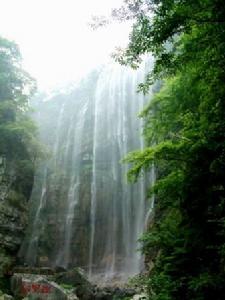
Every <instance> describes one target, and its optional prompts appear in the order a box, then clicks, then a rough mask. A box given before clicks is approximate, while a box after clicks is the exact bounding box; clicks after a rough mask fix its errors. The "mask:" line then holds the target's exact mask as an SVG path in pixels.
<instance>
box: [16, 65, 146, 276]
mask: <svg viewBox="0 0 225 300" xmlns="http://www.w3.org/2000/svg"><path fill="white" fill-rule="evenodd" d="M144 74H145V67H144V66H143V67H142V68H141V69H140V70H139V71H138V72H137V71H133V70H130V69H128V68H125V67H121V66H118V65H113V64H112V65H109V66H107V67H103V68H101V69H100V70H98V71H95V72H93V73H92V74H90V75H89V77H88V78H87V79H85V80H83V81H82V82H81V83H80V85H79V86H78V87H76V88H75V89H74V90H73V91H72V92H71V93H70V94H67V95H65V94H59V95H57V96H55V97H53V98H52V99H51V100H50V101H46V102H44V101H40V102H39V104H38V105H37V107H36V111H37V113H36V114H35V116H34V117H35V119H36V121H37V123H38V125H39V128H40V135H41V138H42V141H43V143H44V144H46V146H48V148H49V149H50V152H51V156H50V158H48V161H47V162H46V163H45V165H44V166H43V163H42V164H41V165H40V168H39V169H38V170H37V174H36V177H35V178H36V179H35V184H34V190H33V193H32V198H31V201H30V203H31V207H32V208H33V209H31V217H30V219H31V221H30V223H31V224H30V226H29V230H28V233H27V239H26V240H25V242H24V245H23V247H22V249H21V257H22V258H23V260H25V261H26V262H27V263H28V264H36V265H51V266H62V267H65V268H69V267H72V266H81V267H83V268H84V269H85V270H86V271H87V272H88V274H89V276H90V277H91V278H93V277H94V276H95V275H96V274H98V275H99V274H101V275H102V276H103V277H104V278H105V279H107V278H111V277H113V276H115V275H118V274H119V275H121V276H124V277H127V276H130V275H133V274H135V273H138V272H139V271H140V270H141V268H142V264H143V261H142V260H143V259H142V257H141V255H140V252H138V251H137V248H138V243H137V240H138V238H139V237H140V234H141V233H142V232H143V230H144V226H145V219H146V214H147V212H148V211H149V209H148V205H146V197H145V190H146V182H147V181H148V182H147V184H149V178H148V180H146V178H144V177H143V178H142V179H141V180H139V181H138V182H137V183H135V184H128V183H127V180H126V174H127V171H128V166H127V164H123V163H121V160H122V159H123V158H124V157H125V156H126V154H127V153H128V152H129V151H132V150H135V149H141V148H143V146H144V141H143V138H142V127H143V121H141V120H139V119H138V118H137V114H138V112H140V111H141V109H142V108H143V105H144V101H145V99H144V96H143V95H141V94H137V93H136V90H137V85H138V83H140V82H142V81H143V80H144ZM148 177H149V176H148ZM150 177H151V176H150ZM150 180H151V178H150ZM43 193H44V195H43ZM43 198H44V199H45V200H44V201H43ZM32 220H34V221H32ZM31 257H32V259H31Z"/></svg>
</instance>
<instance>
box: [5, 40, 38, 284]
mask: <svg viewBox="0 0 225 300" xmlns="http://www.w3.org/2000/svg"><path fill="white" fill-rule="evenodd" d="M34 90H35V82H34V80H33V79H32V78H31V77H30V76H29V75H28V74H27V73H26V72H25V71H24V70H23V69H22V67H21V55H20V52H19V49H18V47H17V45H16V44H15V43H13V42H11V41H8V40H6V39H3V38H0V240H1V243H0V288H4V282H5V280H4V278H5V277H4V276H5V275H7V274H8V273H9V272H10V268H11V266H12V263H13V262H14V261H15V258H16V254H17V251H18V248H19V246H20V244H21V242H22V238H23V234H24V230H25V225H26V206H27V200H28V198H29V195H30V192H31V189H32V185H33V175H34V163H35V159H36V157H37V155H38V152H39V149H40V148H39V146H38V143H37V139H36V128H35V126H34V124H33V122H32V121H31V120H30V118H29V117H28V110H29V98H30V97H31V95H32V93H33V91H34Z"/></svg>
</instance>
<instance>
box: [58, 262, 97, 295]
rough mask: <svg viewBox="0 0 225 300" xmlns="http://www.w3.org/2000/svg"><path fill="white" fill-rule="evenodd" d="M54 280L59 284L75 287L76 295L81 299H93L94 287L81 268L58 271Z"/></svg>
mask: <svg viewBox="0 0 225 300" xmlns="http://www.w3.org/2000/svg"><path fill="white" fill-rule="evenodd" d="M54 281H55V282H57V283H58V284H61V285H68V286H71V288H74V289H75V292H76V295H77V296H78V298H79V299H81V300H93V299H95V298H94V287H93V285H92V284H91V283H90V282H89V281H88V279H87V277H86V275H85V273H84V271H83V270H82V269H81V268H74V269H72V270H69V271H66V272H62V273H58V274H56V275H55V276H54Z"/></svg>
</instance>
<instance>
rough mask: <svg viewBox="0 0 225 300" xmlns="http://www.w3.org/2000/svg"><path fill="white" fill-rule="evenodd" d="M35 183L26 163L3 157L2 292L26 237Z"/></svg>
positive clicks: (0, 195) (0, 184)
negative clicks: (30, 197)
mask: <svg viewBox="0 0 225 300" xmlns="http://www.w3.org/2000/svg"><path fill="white" fill-rule="evenodd" d="M32 183H33V171H32V168H30V167H28V165H27V162H26V163H25V161H10V160H9V159H6V158H5V157H3V156H1V157H0V289H1V288H3V289H4V286H2V285H3V283H4V277H5V276H7V275H9V274H10V270H11V268H12V266H13V264H14V263H15V261H16V256H17V252H18V249H19V247H20V245H21V242H22V240H23V237H24V232H25V226H26V223H27V208H26V207H27V200H28V198H29V196H30V191H31V188H32Z"/></svg>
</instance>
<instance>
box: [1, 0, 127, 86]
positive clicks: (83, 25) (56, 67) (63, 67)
mask: <svg viewBox="0 0 225 300" xmlns="http://www.w3.org/2000/svg"><path fill="white" fill-rule="evenodd" d="M121 2H122V0H89V1H87V0H86V1H77V0H20V1H18V0H0V5H1V18H0V28H1V30H0V35H1V36H3V37H5V38H8V39H11V40H14V41H15V42H16V43H17V44H18V45H19V46H20V49H21V52H22V55H23V58H24V68H25V69H26V70H27V71H28V72H29V73H30V74H31V75H32V76H33V77H35V78H36V79H37V80H38V85H39V87H40V88H41V89H49V88H53V87H54V86H55V85H62V84H65V83H66V82H67V81H73V80H76V79H78V78H80V76H83V75H84V74H85V73H86V72H88V71H89V70H90V69H92V68H93V67H95V66H96V65H98V64H102V63H105V62H107V60H108V58H109V57H110V54H111V53H112V52H113V50H114V48H115V47H116V46H124V45H126V43H127V40H128V33H129V27H130V26H129V25H128V24H114V25H110V26H107V27H106V28H101V29H99V30H97V31H95V32H93V31H92V30H91V29H90V27H89V26H88V22H89V21H90V19H91V16H92V15H107V14H109V12H110V10H111V8H113V7H117V6H119V5H120V4H121Z"/></svg>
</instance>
